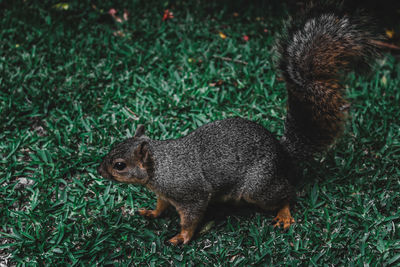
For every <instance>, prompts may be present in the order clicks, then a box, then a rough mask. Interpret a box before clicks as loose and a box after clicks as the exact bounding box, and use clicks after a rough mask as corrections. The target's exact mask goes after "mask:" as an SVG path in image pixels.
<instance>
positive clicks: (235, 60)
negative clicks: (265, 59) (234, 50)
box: [213, 56, 249, 65]
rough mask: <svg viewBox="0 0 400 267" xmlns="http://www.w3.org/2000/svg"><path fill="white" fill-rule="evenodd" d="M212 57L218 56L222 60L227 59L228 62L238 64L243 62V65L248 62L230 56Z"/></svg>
mask: <svg viewBox="0 0 400 267" xmlns="http://www.w3.org/2000/svg"><path fill="white" fill-rule="evenodd" d="M213 57H214V58H218V59H221V60H223V61H229V62H235V63H239V64H243V65H247V64H249V63H247V62H246V61H243V60H238V59H232V58H230V57H220V56H213Z"/></svg>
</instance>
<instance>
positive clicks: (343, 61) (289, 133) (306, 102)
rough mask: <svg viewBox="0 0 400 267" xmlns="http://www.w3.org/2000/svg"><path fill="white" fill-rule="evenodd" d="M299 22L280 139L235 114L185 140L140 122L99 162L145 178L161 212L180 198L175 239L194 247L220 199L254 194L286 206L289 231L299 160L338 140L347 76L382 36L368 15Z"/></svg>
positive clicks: (114, 171)
mask: <svg viewBox="0 0 400 267" xmlns="http://www.w3.org/2000/svg"><path fill="white" fill-rule="evenodd" d="M310 14H311V15H308V16H306V18H305V19H301V20H300V21H296V22H293V23H292V24H291V26H290V27H289V28H288V32H287V33H288V34H287V35H286V36H284V37H282V39H281V41H280V43H279V51H280V60H279V69H280V71H281V72H282V73H283V77H284V80H285V83H286V88H287V92H288V112H287V116H286V120H285V130H284V134H283V136H282V138H281V139H280V140H278V139H277V138H276V137H274V135H273V134H271V133H270V132H269V131H268V130H266V129H265V128H264V127H262V126H261V125H259V124H257V123H255V122H251V121H249V120H246V119H242V118H227V119H224V120H219V121H214V122H211V123H208V124H205V125H203V126H201V127H199V128H198V129H197V130H195V131H193V132H191V133H190V134H188V135H186V136H184V137H181V138H179V139H171V140H164V141H158V140H152V139H150V138H149V137H147V136H146V134H145V127H144V126H143V125H139V126H138V127H137V129H136V132H135V134H134V137H132V138H128V139H126V140H125V141H123V142H121V143H119V144H117V145H115V146H114V148H112V150H111V151H110V152H109V153H108V154H107V155H106V156H105V157H104V158H103V160H102V163H101V164H100V166H99V167H98V172H99V174H100V175H101V176H103V177H104V178H107V179H111V180H114V181H118V182H123V183H130V184H140V185H143V186H145V187H147V188H148V189H149V190H151V191H153V192H154V193H155V194H156V195H157V204H156V208H155V209H154V210H146V209H140V210H139V214H140V215H143V216H146V217H149V218H156V217H158V216H160V215H161V214H162V212H163V211H164V210H165V209H166V208H167V207H168V206H170V205H172V206H173V207H175V209H176V210H177V212H178V213H179V216H180V224H181V231H180V233H179V234H177V235H176V236H174V237H172V238H171V239H170V240H169V242H170V243H172V244H174V245H177V244H181V243H184V244H187V243H188V242H189V241H190V240H191V238H192V237H193V235H194V233H195V230H196V227H197V226H198V224H199V222H200V221H201V219H202V217H203V214H204V213H205V211H206V209H207V206H208V205H209V203H210V202H213V201H228V200H231V201H238V202H239V201H240V202H241V201H244V202H247V203H250V204H255V205H257V206H259V207H261V208H262V209H264V210H277V211H278V212H277V216H276V217H275V219H274V222H275V226H278V227H279V226H280V227H283V228H284V229H287V228H289V227H290V225H291V224H293V223H294V222H295V221H294V219H293V217H292V216H291V213H290V207H291V205H292V204H293V202H294V198H295V189H294V183H295V182H296V180H298V179H299V177H298V174H297V172H296V171H294V170H296V168H297V165H298V162H300V161H304V160H307V159H309V158H310V157H312V156H313V155H314V154H315V153H317V152H321V151H323V150H324V149H326V148H327V147H328V146H329V145H331V144H332V143H333V142H334V140H335V139H336V137H337V136H338V135H340V133H341V132H342V131H343V123H344V120H345V117H346V106H347V103H346V101H345V99H344V93H343V91H344V90H343V87H342V86H341V84H340V78H341V74H342V73H343V72H344V71H347V70H350V69H351V64H352V63H357V62H367V59H368V58H370V56H372V55H373V54H374V51H375V45H374V40H377V36H376V35H374V33H373V32H372V31H371V30H370V29H369V27H368V26H367V24H366V23H365V22H364V21H363V20H362V19H360V18H357V17H356V18H353V17H351V16H348V15H345V14H340V13H339V12H332V11H327V12H322V13H318V14H313V13H312V12H310Z"/></svg>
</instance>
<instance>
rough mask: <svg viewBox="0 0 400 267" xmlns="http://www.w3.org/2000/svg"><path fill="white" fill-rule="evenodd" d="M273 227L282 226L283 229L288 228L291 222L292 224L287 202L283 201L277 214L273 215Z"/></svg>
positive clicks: (292, 220)
mask: <svg viewBox="0 0 400 267" xmlns="http://www.w3.org/2000/svg"><path fill="white" fill-rule="evenodd" d="M273 222H274V223H275V224H274V227H282V226H283V229H285V230H286V229H288V228H289V227H290V225H291V224H293V223H294V222H295V221H294V219H293V217H292V215H291V214H290V207H289V203H285V205H283V207H282V208H281V209H280V210H279V211H278V215H277V216H276V217H275V219H274V220H273Z"/></svg>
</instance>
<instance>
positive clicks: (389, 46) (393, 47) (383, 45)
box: [371, 40, 400, 50]
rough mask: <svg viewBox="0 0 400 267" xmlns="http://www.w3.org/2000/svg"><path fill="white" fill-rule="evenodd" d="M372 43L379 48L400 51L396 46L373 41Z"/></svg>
mask: <svg viewBox="0 0 400 267" xmlns="http://www.w3.org/2000/svg"><path fill="white" fill-rule="evenodd" d="M371 43H373V44H376V45H377V46H381V47H386V48H390V49H396V50H400V47H399V46H397V45H395V44H389V43H385V42H381V41H376V40H371Z"/></svg>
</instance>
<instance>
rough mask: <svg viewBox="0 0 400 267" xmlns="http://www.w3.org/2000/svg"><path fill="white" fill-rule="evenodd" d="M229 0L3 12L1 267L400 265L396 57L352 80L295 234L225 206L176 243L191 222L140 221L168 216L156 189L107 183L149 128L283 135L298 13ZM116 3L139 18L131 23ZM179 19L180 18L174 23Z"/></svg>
mask: <svg viewBox="0 0 400 267" xmlns="http://www.w3.org/2000/svg"><path fill="white" fill-rule="evenodd" d="M1 2H2V1H0V4H1ZM37 2H39V1H37ZM184 2H192V3H190V4H186V3H184ZM216 2H217V3H215V2H211V1H198V2H197V1H179V2H167V1H151V2H149V1H131V2H129V3H128V2H126V1H122V0H121V1H104V2H103V3H102V4H98V5H97V6H96V7H92V6H91V4H90V3H88V2H87V1H79V2H78V1H76V2H72V1H70V2H68V4H69V6H68V9H67V10H63V9H62V6H61V10H58V9H56V8H53V7H52V6H53V4H54V3H51V4H43V3H41V4H39V3H35V2H34V1H19V2H15V3H13V4H11V5H6V4H4V3H3V4H2V5H3V6H2V13H3V15H2V16H0V28H1V31H0V73H1V74H0V86H1V91H0V111H1V115H0V121H1V123H0V153H1V159H0V164H1V165H0V184H1V187H0V207H1V211H0V237H1V240H0V264H16V263H32V264H40V265H43V264H46V265H53V264H77V265H81V264H82V265H88V264H101V265H103V264H109V263H120V264H124V265H125V264H133V263H135V264H140V263H142V264H148V265H151V266H157V265H159V264H177V265H180V264H182V265H183V264H203V263H212V264H217V265H219V264H228V263H230V264H232V265H239V266H242V265H249V264H260V263H267V264H275V265H278V264H290V265H298V264H305V265H308V264H310V265H322V264H333V265H339V264H345V265H351V264H355V265H363V264H364V265H365V264H367V265H368V264H370V265H381V264H382V263H385V264H388V265H389V264H393V263H397V264H400V211H399V210H398V206H399V205H400V193H399V192H400V183H399V176H400V163H399V161H400V138H399V136H400V132H399V127H400V119H399V117H400V109H399V103H400V91H399V89H398V88H399V86H400V84H399V81H400V64H399V62H398V61H396V60H395V58H394V57H392V56H390V55H386V56H385V57H384V59H383V60H381V61H379V63H378V66H377V67H376V71H374V72H373V73H372V74H371V75H369V76H368V77H361V76H359V75H355V74H350V75H349V78H348V79H347V80H346V85H347V88H348V89H347V92H348V96H349V98H350V99H351V102H352V103H353V104H352V107H351V111H350V114H351V117H350V119H349V123H348V127H347V131H346V133H345V134H344V136H343V137H342V138H341V139H340V141H339V142H338V143H337V144H336V146H335V147H333V148H332V149H331V150H330V151H329V152H328V153H326V155H323V156H320V157H318V160H317V161H316V162H314V163H311V164H309V165H308V166H307V168H306V169H305V171H304V174H305V177H307V182H305V183H303V184H302V185H300V186H299V198H298V203H297V205H296V208H295V214H294V217H295V219H296V221H297V223H296V224H295V225H294V226H293V227H291V229H290V230H289V231H288V232H286V233H285V232H282V231H280V230H277V229H273V227H272V226H270V222H271V220H272V218H273V214H263V213H261V212H258V211H248V210H247V209H246V210H243V209H236V208H230V207H229V208H226V207H224V206H222V207H214V208H212V209H210V211H209V214H208V215H207V217H206V219H205V222H204V224H203V226H202V227H201V230H200V233H199V234H197V235H196V238H195V239H194V240H193V242H192V243H190V244H189V245H187V246H184V247H172V246H168V245H165V244H164V241H165V240H166V239H168V238H170V237H172V236H173V235H175V234H176V233H177V231H178V230H179V220H178V216H177V214H176V213H175V212H174V211H173V210H170V211H168V212H167V214H166V215H165V216H164V217H163V218H161V219H157V220H152V221H149V220H146V219H144V218H142V217H140V216H138V215H137V214H136V211H137V210H138V208H139V207H153V206H154V205H155V197H154V195H153V194H152V193H150V192H149V191H147V190H146V189H144V188H141V187H137V186H132V185H129V186H128V185H122V184H113V183H111V182H108V181H104V180H102V179H101V178H100V177H99V176H98V175H97V173H96V167H97V165H98V162H99V160H100V158H101V157H102V156H103V155H104V154H105V153H106V152H107V151H108V149H109V148H110V145H111V144H112V143H113V142H115V141H118V140H122V139H124V138H126V137H128V136H131V135H132V134H133V133H134V130H135V127H136V125H137V124H138V123H145V124H146V126H147V130H148V133H149V136H150V137H152V138H156V139H166V138H176V137H179V136H182V135H184V134H187V133H188V132H190V131H192V130H193V129H195V128H197V127H198V126H200V125H202V124H204V123H207V122H210V121H213V120H216V119H221V118H226V117H231V116H241V117H245V118H248V119H250V120H253V121H256V122H258V123H260V124H262V125H264V126H265V127H266V128H268V129H269V130H270V131H272V132H273V133H275V134H276V135H277V136H280V135H281V134H282V131H283V120H284V116H285V103H286V99H285V98H286V94H285V89H284V84H283V83H282V82H281V81H280V79H278V76H277V75H278V74H277V71H276V68H275V67H274V64H273V56H272V55H273V50H272V48H273V42H274V40H275V38H276V34H277V33H279V32H280V31H281V26H282V21H283V20H284V18H285V13H286V8H285V6H284V5H282V4H274V3H271V1H265V2H267V3H255V4H254V5H253V6H250V7H247V8H245V9H244V8H243V7H242V5H243V3H242V2H243V1H224V2H222V1H216ZM55 3H57V2H55ZM110 8H116V9H117V10H118V11H119V12H121V11H122V10H123V9H124V8H126V9H127V11H128V12H129V20H128V21H127V22H124V23H121V24H118V23H116V22H115V21H114V20H113V19H112V18H111V17H110V16H109V15H107V14H106V13H107V11H108V10H109V9H110ZM166 8H170V10H171V11H172V12H173V15H174V18H173V19H170V20H166V21H162V14H163V11H164V9H166ZM234 12H238V14H237V16H236V15H235V14H234ZM117 15H118V14H117ZM220 32H222V33H223V34H225V35H226V36H227V37H226V38H225V39H224V38H221V37H223V35H221V34H220ZM244 35H247V36H248V37H249V40H248V41H245V40H244V39H243V36H244ZM221 57H227V58H232V59H235V60H237V61H236V62H233V61H227V60H225V59H223V58H221ZM242 61H243V62H247V63H248V64H243V62H242Z"/></svg>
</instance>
